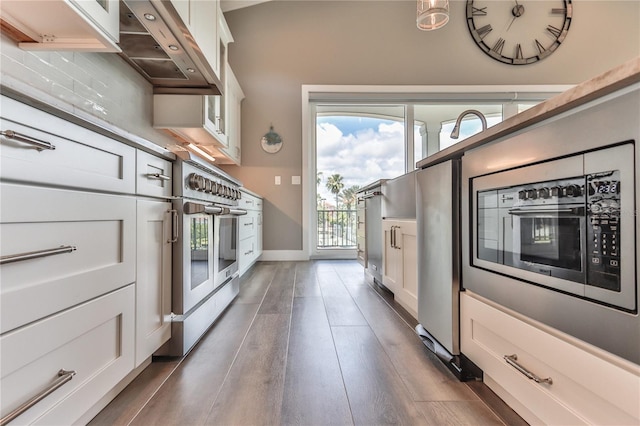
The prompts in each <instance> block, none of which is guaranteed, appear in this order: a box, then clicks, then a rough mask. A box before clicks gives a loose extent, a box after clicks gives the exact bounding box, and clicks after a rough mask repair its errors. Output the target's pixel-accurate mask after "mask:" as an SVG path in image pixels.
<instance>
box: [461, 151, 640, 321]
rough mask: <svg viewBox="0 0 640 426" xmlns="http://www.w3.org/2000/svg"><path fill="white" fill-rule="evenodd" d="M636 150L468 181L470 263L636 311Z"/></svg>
mask: <svg viewBox="0 0 640 426" xmlns="http://www.w3.org/2000/svg"><path fill="white" fill-rule="evenodd" d="M634 182H635V176H634V147H633V144H631V143H627V144H622V145H618V146H614V147H610V148H606V149H601V150H596V151H591V152H586V153H582V154H577V155H573V156H570V157H565V158H560V159H555V160H551V161H546V162H543V163H539V164H535V165H531V166H526V167H521V168H517V169H513V170H507V171H502V172H497V173H493V174H488V175H484V176H480V177H477V178H474V179H472V182H471V188H472V192H471V195H472V200H471V204H472V207H471V210H472V224H471V229H472V241H471V243H472V245H471V248H472V257H471V263H472V266H474V267H477V268H483V269H486V270H489V271H492V272H496V273H498V274H502V275H506V276H509V277H513V278H516V279H518V280H521V281H524V282H527V283H530V284H534V285H538V286H542V287H546V288H548V289H552V290H555V291H559V292H563V293H566V294H570V295H573V296H575V297H579V298H584V299H587V300H590V301H593V302H596V303H600V304H603V305H607V306H610V307H613V308H616V309H621V310H625V311H629V312H632V311H635V310H636V309H637V306H636V301H637V298H636V276H635V273H636V265H635V214H634V209H635V198H634Z"/></svg>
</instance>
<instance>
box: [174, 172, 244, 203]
mask: <svg viewBox="0 0 640 426" xmlns="http://www.w3.org/2000/svg"><path fill="white" fill-rule="evenodd" d="M176 167H178V169H177V170H174V176H180V181H178V179H176V180H175V181H174V182H175V184H174V194H175V195H176V196H181V197H185V198H190V199H194V200H201V201H206V202H210V203H215V204H224V205H227V206H237V205H238V200H239V199H240V198H241V197H242V193H241V192H240V185H238V184H237V183H236V182H233V181H232V180H230V179H226V178H225V177H224V175H223V174H220V175H218V174H216V173H215V172H214V171H207V170H205V169H203V168H201V167H197V166H196V165H194V164H190V163H187V162H179V163H176ZM177 184H179V186H176V185H177Z"/></svg>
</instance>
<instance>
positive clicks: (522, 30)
mask: <svg viewBox="0 0 640 426" xmlns="http://www.w3.org/2000/svg"><path fill="white" fill-rule="evenodd" d="M572 14H573V5H572V4H571V0H555V1H540V0H528V1H527V0H509V1H507V0H501V1H496V0H484V1H476V0H467V26H468V27H469V31H470V32H471V36H472V37H473V40H474V41H475V43H476V44H477V45H478V47H480V49H482V51H483V52H484V53H486V54H487V55H489V56H490V57H492V58H493V59H495V60H496V61H500V62H504V63H505V64H509V65H527V64H532V63H535V62H537V61H540V60H542V59H544V58H546V57H548V56H549V55H551V54H552V53H553V52H555V51H556V49H557V48H558V46H560V44H561V43H562V42H563V41H564V39H565V37H566V36H567V33H568V31H569V26H570V25H571V18H572Z"/></svg>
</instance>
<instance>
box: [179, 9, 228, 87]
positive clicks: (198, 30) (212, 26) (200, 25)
mask: <svg viewBox="0 0 640 426" xmlns="http://www.w3.org/2000/svg"><path fill="white" fill-rule="evenodd" d="M171 4H172V5H173V7H174V8H175V10H176V12H178V15H179V16H180V19H182V22H183V23H184V24H185V26H186V27H187V29H188V30H189V32H190V33H191V34H192V35H193V39H194V41H195V42H196V44H197V45H198V48H199V49H200V50H201V51H202V53H203V54H204V57H205V58H206V59H207V61H208V62H209V65H211V68H212V69H213V72H215V73H216V75H217V76H218V77H219V76H220V62H219V40H220V35H219V30H218V28H219V25H218V22H219V19H220V17H221V16H222V11H221V10H220V1H219V0H207V1H202V0H171Z"/></svg>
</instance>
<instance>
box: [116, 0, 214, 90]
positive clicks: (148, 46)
mask: <svg viewBox="0 0 640 426" xmlns="http://www.w3.org/2000/svg"><path fill="white" fill-rule="evenodd" d="M118 45H119V46H120V48H121V49H122V53H120V56H122V57H123V58H124V59H125V60H127V62H129V64H131V66H133V68H135V69H136V70H137V71H138V72H139V73H140V74H142V75H143V76H144V77H145V78H146V79H147V80H148V81H149V82H151V84H153V92H154V93H155V94H194V95H220V94H222V90H223V88H222V83H221V82H220V79H219V78H218V77H217V76H216V74H215V72H214V71H213V69H212V68H211V65H209V63H208V61H207V60H206V59H205V56H204V54H203V53H202V51H201V50H200V48H199V47H198V46H197V44H196V43H195V41H194V38H193V36H192V35H191V33H190V32H189V30H188V29H187V27H186V26H185V25H184V24H183V22H182V20H181V19H180V16H179V15H178V12H177V11H176V10H175V8H174V7H173V6H172V4H171V2H169V1H161V0H121V1H120V42H119V43H118Z"/></svg>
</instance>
